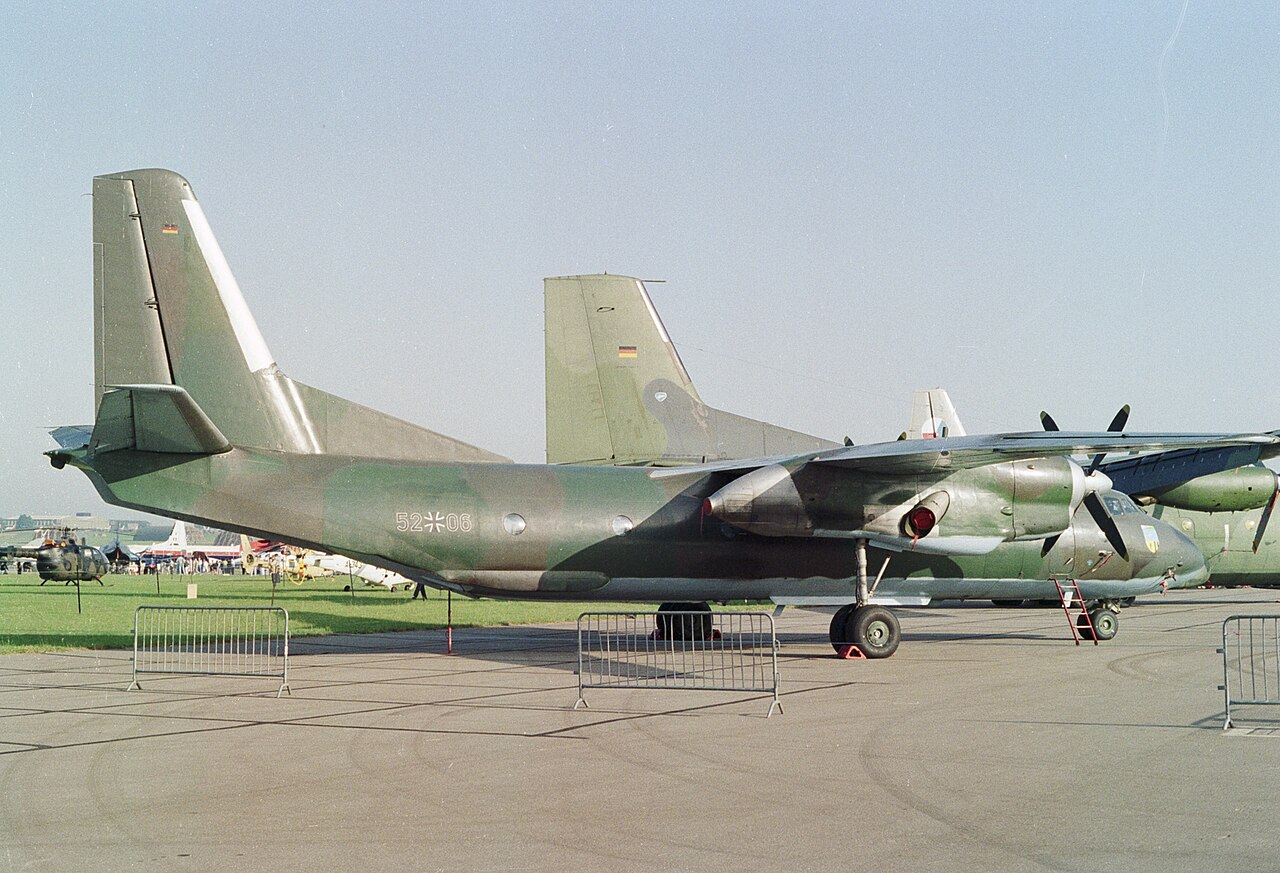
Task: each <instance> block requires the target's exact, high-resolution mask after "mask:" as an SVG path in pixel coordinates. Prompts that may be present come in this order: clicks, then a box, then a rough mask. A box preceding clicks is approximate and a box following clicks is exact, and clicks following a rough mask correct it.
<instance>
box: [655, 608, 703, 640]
mask: <svg viewBox="0 0 1280 873" xmlns="http://www.w3.org/2000/svg"><path fill="white" fill-rule="evenodd" d="M672 612H698V613H705V615H670V614H669V613H672ZM712 621H713V619H712V617H711V604H709V603H706V602H705V601H703V602H699V603H679V602H671V603H664V604H662V605H661V606H659V607H658V616H657V620H656V624H657V631H658V639H662V640H706V639H710V638H711V630H712Z"/></svg>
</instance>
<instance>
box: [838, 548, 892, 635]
mask: <svg viewBox="0 0 1280 873" xmlns="http://www.w3.org/2000/svg"><path fill="white" fill-rule="evenodd" d="M857 546H858V552H857V554H858V594H857V597H858V599H857V601H856V602H854V603H850V604H847V605H845V606H842V607H840V608H839V609H837V610H836V614H835V615H834V616H832V617H831V633H830V635H831V646H832V648H834V649H835V650H836V654H838V655H840V656H841V657H842V658H847V657H850V655H851V654H852V653H853V651H854V650H856V651H858V652H861V653H862V655H863V657H866V658H887V657H889V656H890V655H892V654H893V653H894V652H896V651H897V650H898V643H899V642H900V641H901V640H902V628H901V627H900V626H899V625H898V617H897V616H896V615H894V614H893V613H892V612H891V611H890V610H888V609H886V608H885V607H883V606H873V605H871V602H870V601H871V595H872V594H873V593H874V588H873V587H872V586H869V585H868V584H867V541H866V540H865V539H859V540H858V541H857ZM885 564H886V565H887V564H888V562H887V561H886V562H885ZM880 574H881V575H883V574H884V568H881V570H880ZM879 583H880V576H877V577H876V584H877V585H878V584H879Z"/></svg>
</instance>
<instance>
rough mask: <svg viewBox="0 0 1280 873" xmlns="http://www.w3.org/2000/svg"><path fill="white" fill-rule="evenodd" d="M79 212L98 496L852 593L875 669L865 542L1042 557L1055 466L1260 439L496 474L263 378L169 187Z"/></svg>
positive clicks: (393, 559)
mask: <svg viewBox="0 0 1280 873" xmlns="http://www.w3.org/2000/svg"><path fill="white" fill-rule="evenodd" d="M93 198H94V203H93V213H94V315H95V319H94V321H95V332H94V335H95V348H94V352H95V355H94V357H95V380H96V388H97V397H98V407H97V414H96V419H95V422H94V425H93V429H92V434H91V436H90V438H89V440H88V442H87V443H86V444H84V445H83V446H80V447H77V448H71V449H67V448H63V449H60V450H57V451H53V452H50V453H49V456H50V459H51V461H52V463H53V464H54V465H55V466H64V465H66V464H71V465H73V466H75V467H78V468H80V469H81V470H83V471H84V472H85V473H86V474H87V475H88V476H89V478H90V479H91V480H92V481H93V483H94V485H95V486H96V487H97V489H98V491H99V493H100V494H101V495H102V496H103V498H104V499H105V500H107V501H108V502H110V503H114V504H117V505H120V506H128V507H132V508H135V509H141V510H145V511H149V512H158V513H161V514H164V515H168V516H171V517H174V518H181V519H185V520H190V521H198V522H202V523H207V524H212V525H215V526H218V527H222V528H226V529H230V530H234V531H237V532H240V533H244V534H247V535H250V536H255V537H260V538H267V539H277V540H281V541H284V542H289V543H292V544H295V545H300V546H305V547H307V548H313V549H318V550H322V551H327V552H334V553H337V554H343V555H348V556H351V557H353V558H356V559H357V560H361V561H365V562H367V563H371V564H376V565H379V566H384V567H387V568H389V569H393V570H396V571H397V572H400V573H402V574H404V575H405V576H408V577H410V578H422V579H424V580H425V581H428V582H430V583H431V584H433V585H436V586H440V587H447V588H451V589H454V590H457V591H461V592H464V593H471V594H484V595H492V596H499V597H520V598H571V599H594V600H618V599H642V600H663V601H670V600H683V601H698V600H719V599H727V598H739V597H741V598H767V597H771V596H774V595H778V594H784V593H786V592H789V591H804V590H806V589H809V588H811V587H815V586H816V587H828V588H830V589H832V590H834V589H836V588H839V587H846V590H847V586H851V585H852V586H855V591H856V592H857V598H856V599H857V603H858V604H859V606H858V608H857V609H856V610H854V611H853V612H852V613H851V614H850V623H851V625H852V627H851V632H852V635H853V639H854V642H856V643H857V644H858V645H860V646H862V647H863V649H864V651H867V652H868V653H869V654H889V653H890V652H892V650H893V648H894V647H896V645H897V641H898V633H897V629H898V625H897V620H896V618H895V617H894V616H893V614H892V613H891V612H889V611H888V610H887V609H885V608H883V607H879V606H875V605H872V604H870V603H869V602H868V600H869V591H870V579H869V575H870V574H869V573H868V557H867V554H868V546H869V545H870V544H875V545H876V546H878V547H885V548H889V549H902V550H904V551H903V552H902V554H903V555H904V556H909V557H907V558H905V559H904V563H905V562H906V561H912V560H918V559H921V558H923V557H924V556H925V555H930V556H935V557H934V558H932V560H938V559H941V560H954V559H956V558H958V557H968V558H978V557H980V556H982V557H985V556H987V555H989V554H990V553H991V552H993V551H994V550H996V549H997V547H998V546H999V545H1000V544H1001V543H1005V542H1011V541H1017V542H1021V543H1025V545H1024V546H1022V547H1021V548H1020V549H1019V550H1017V551H1016V552H1015V554H1016V555H1018V556H1021V557H1024V558H1025V556H1027V555H1028V554H1030V555H1034V554H1036V553H1037V552H1038V551H1039V550H1040V549H1041V548H1044V546H1045V544H1048V543H1051V542H1056V543H1058V544H1059V546H1058V547H1059V548H1060V547H1061V543H1062V542H1063V541H1064V540H1066V539H1069V538H1070V535H1071V518H1072V515H1073V513H1074V512H1075V510H1076V508H1077V507H1078V506H1080V505H1081V504H1082V503H1086V502H1089V501H1090V500H1091V499H1096V495H1097V494H1098V493H1099V492H1105V491H1106V490H1107V486H1108V483H1107V480H1106V479H1105V477H1103V476H1100V475H1095V476H1094V477H1092V478H1091V477H1088V476H1086V475H1085V473H1084V470H1083V469H1082V468H1081V467H1080V466H1079V465H1078V464H1076V463H1074V462H1072V461H1070V460H1068V459H1067V458H1065V457H1062V456H1063V455H1066V454H1083V453H1093V452H1101V451H1119V450H1126V451H1128V450H1137V451H1149V450H1157V449H1167V448H1174V447H1178V448H1181V447H1187V446H1193V445H1211V446H1226V445H1250V444H1253V443H1255V442H1258V441H1263V442H1270V441H1273V440H1272V438H1270V437H1265V436H1257V435H1234V436H1223V435H1218V436H1203V435H1202V436H1189V435H1175V434H1159V435H1135V434H1070V433H1046V432H1043V431H1040V432H1033V433H1023V434H1001V435H996V436H986V437H961V438H956V439H950V438H949V439H942V440H930V441H927V442H926V441H923V440H920V441H901V442H893V443H885V444H880V445H870V446H860V447H835V448H830V449H817V450H809V451H799V452H791V451H784V452H782V453H780V454H777V455H773V456H769V457H762V458H758V459H755V460H737V459H733V460H725V461H719V462H712V463H704V464H699V465H694V466H689V467H682V468H670V469H660V470H654V469H649V468H644V467H606V466H595V467H593V466H542V465H517V464H512V463H509V462H507V461H506V459H505V458H502V457H500V456H498V455H494V454H492V453H490V452H486V451H484V450H482V449H478V448H476V447H474V446H470V445H467V444H465V443H462V442H460V441H458V440H454V439H451V438H449V437H446V436H443V435H441V434H437V433H435V432H433V431H430V430H427V429H425V428H422V427H418V426H415V425H412V424H409V423H407V422H404V421H401V420H399V419H395V418H392V417H390V416H388V415H385V414H383V413H380V412H376V411H374V410H372V409H368V408H366V407H363V406H360V405H358V404H355V403H352V402H350V401H346V400H343V399H341V398H338V397H335V396H333V395H330V394H327V393H325V392H323V391H320V390H318V389H315V388H311V387H309V386H307V385H304V384H302V383H300V382H297V381H294V380H293V379H291V378H289V377H288V376H286V375H285V374H284V373H282V372H281V371H280V370H279V368H278V367H277V366H276V364H275V359H274V358H273V357H272V355H271V353H270V351H269V350H268V349H267V344H266V342H265V341H264V339H263V337H262V334H261V333H260V332H259V330H258V327H257V325H256V323H255V322H254V320H253V317H252V315H251V314H250V312H249V309H248V306H247V305H246V303H245V300H244V297H243V296H242V294H241V292H240V289H239V286H238V285H237V284H236V280H235V278H234V277H233V276H232V273H231V270H230V268H229V266H228V265H227V261H226V259H225V258H224V257H223V254H222V251H221V249H220V248H219V246H218V244H217V242H216V240H215V239H214V236H213V232H212V230H211V229H210V226H209V222H208V220H207V219H206V217H205V213H204V210H203V208H202V207H201V204H200V203H199V201H197V200H196V198H195V195H194V194H193V193H192V190H191V187H190V185H189V184H188V183H187V182H186V180H184V179H183V178H182V177H180V176H178V175H177V174H175V173H172V172H170V171H167V170H136V171H131V172H123V173H115V174H111V175H107V176H100V177H97V178H95V179H94V190H93ZM616 353H617V354H618V355H620V356H622V357H626V356H627V355H628V354H629V352H628V351H627V350H626V349H624V348H621V347H620V348H619V349H618V350H617V352H616ZM1153 530H1154V528H1153ZM1054 538H1056V540H1055V539H1054ZM1090 548H1092V545H1091V546H1090ZM1049 551H1052V549H1049ZM1095 554H1096V553H1095ZM1149 554H1151V558H1150V559H1149V560H1146V561H1145V562H1144V566H1146V567H1147V572H1148V573H1149V574H1150V575H1151V580H1150V582H1149V583H1148V584H1156V579H1158V578H1162V579H1167V580H1168V581H1170V582H1171V583H1172V584H1177V585H1184V584H1192V583H1195V582H1197V581H1199V580H1200V579H1202V578H1203V575H1204V568H1203V563H1202V561H1201V559H1200V556H1199V553H1198V552H1196V550H1195V549H1194V547H1192V546H1191V545H1190V543H1189V542H1188V541H1186V540H1185V539H1183V538H1181V537H1179V536H1177V535H1176V534H1173V535H1170V537H1169V538H1168V539H1163V535H1162V542H1161V543H1160V544H1159V550H1158V553H1149ZM1071 555H1072V556H1074V549H1072V550H1071ZM1009 559H1010V558H1006V557H1004V556H1002V557H1000V558H998V560H1009ZM1064 560H1065V558H1064ZM996 575H999V576H1001V577H1005V576H1008V575H1010V574H1009V573H1007V572H1002V573H999V574H996ZM1129 575H1138V574H1129ZM1144 575H1145V574H1144Z"/></svg>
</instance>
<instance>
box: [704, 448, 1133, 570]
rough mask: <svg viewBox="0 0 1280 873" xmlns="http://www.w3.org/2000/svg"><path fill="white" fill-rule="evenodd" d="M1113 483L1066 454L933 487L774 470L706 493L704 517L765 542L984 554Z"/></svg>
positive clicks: (1054, 530) (965, 474) (987, 469)
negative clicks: (858, 542) (805, 539)
mask: <svg viewBox="0 0 1280 873" xmlns="http://www.w3.org/2000/svg"><path fill="white" fill-rule="evenodd" d="M922 486H925V487H922ZM1110 487H1111V481H1110V480H1109V479H1108V478H1107V477H1106V476H1105V475H1103V474H1101V473H1094V474H1092V475H1090V476H1086V475H1085V472H1084V470H1082V469H1081V468H1080V465H1079V464H1077V463H1075V462H1074V461H1071V460H1069V459H1067V458H1062V457H1051V458H1037V459H1035V460H1031V461H1011V462H1008V463H1004V464H993V465H990V466H984V467H980V468H975V469H969V470H960V471H956V472H955V473H953V474H950V475H945V476H943V477H941V478H936V479H934V481H933V483H932V487H929V483H928V482H922V481H920V477H917V476H909V475H908V476H895V475H885V474H883V473H878V472H876V473H862V472H854V471H849V470H840V469H839V468H822V466H821V465H801V466H800V467H798V468H797V469H794V470H793V469H790V468H788V467H786V466H783V465H781V464H770V465H768V466H765V467H759V468H757V469H755V470H751V471H750V472H748V473H745V474H744V475H742V476H739V477H738V478H736V479H734V480H733V481H731V482H729V483H728V484H726V485H725V486H723V487H722V488H720V489H719V490H718V491H716V492H715V493H714V494H712V495H711V496H709V497H708V498H707V499H706V501H705V503H704V505H703V513H704V514H705V515H707V516H709V517H711V518H717V519H719V520H721V521H724V522H727V523H728V524H731V525H733V526H734V527H737V528H739V529H741V530H746V531H750V532H752V533H756V534H761V535H764V536H784V537H785V536H822V537H857V536H866V537H867V538H869V539H873V540H876V541H877V542H880V543H881V544H882V545H888V546H890V547H900V548H912V549H920V550H927V551H936V552H938V553H940V554H942V553H955V554H983V553H985V552H986V551H990V550H991V549H992V548H995V546H996V545H998V544H999V543H1001V542H1007V541H1009V540H1033V539H1043V538H1045V537H1049V536H1053V535H1055V534H1059V533H1062V532H1063V531H1064V530H1066V529H1067V528H1068V527H1069V526H1070V524H1071V518H1072V516H1073V515H1074V514H1075V511H1076V508H1077V507H1078V506H1079V505H1080V502H1081V501H1082V500H1084V498H1085V496H1086V495H1087V494H1089V493H1091V492H1093V491H1105V490H1107V489H1109V488H1110ZM922 495H923V496H922ZM944 515H945V516H946V520H945V522H944V521H943V516H944Z"/></svg>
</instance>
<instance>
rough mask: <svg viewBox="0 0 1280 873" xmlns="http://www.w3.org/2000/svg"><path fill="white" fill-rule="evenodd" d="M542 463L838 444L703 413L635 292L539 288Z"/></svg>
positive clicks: (626, 286)
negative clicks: (542, 339) (543, 369)
mask: <svg viewBox="0 0 1280 873" xmlns="http://www.w3.org/2000/svg"><path fill="white" fill-rule="evenodd" d="M543 288H544V296H545V302H546V391H547V398H546V400H547V463H550V464H611V465H641V464H652V465H679V464H690V463H694V464H697V463H703V462H706V461H712V460H721V459H727V458H748V457H760V456H765V455H774V454H795V453H800V452H806V451H813V450H816V449H821V448H829V447H832V446H835V445H837V444H836V443H833V442H829V441H827V440H823V439H819V438H818V437H814V436H809V435H808V434H804V433H801V432H799V431H794V430H788V429H787V428H782V427H777V426H775V425H772V424H767V423H765V422H762V421H756V420H755V419H751V418H746V417H744V416H741V415H734V414H733V413H730V412H724V411H723V410H719V409H715V408H713V407H710V406H707V405H706V404H705V403H703V402H702V398H701V397H699V396H698V391H697V389H696V388H695V387H694V385H693V381H692V380H691V379H690V378H689V374H688V372H687V371H686V370H685V368H684V363H683V362H682V361H681V360H680V355H679V354H678V353H677V352H676V347H675V344H674V343H672V341H671V338H670V336H669V335H668V334H667V330H666V328H665V327H664V326H663V324H662V320H661V319H660V318H659V317H658V312H657V310H656V309H655V308H654V306H653V301H652V300H650V298H649V294H648V291H647V290H646V289H645V286H644V283H643V282H641V281H640V280H639V279H634V278H630V277H628V276H612V275H608V274H603V275H595V276H561V277H557V278H551V279H546V280H544V283H543Z"/></svg>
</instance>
